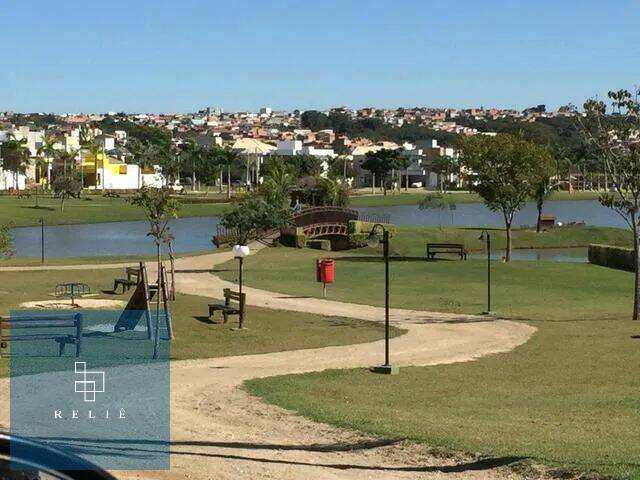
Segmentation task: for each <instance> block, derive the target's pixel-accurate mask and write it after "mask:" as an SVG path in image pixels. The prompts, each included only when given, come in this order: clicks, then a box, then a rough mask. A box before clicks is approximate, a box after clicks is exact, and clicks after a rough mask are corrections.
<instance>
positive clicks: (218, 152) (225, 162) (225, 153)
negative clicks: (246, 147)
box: [211, 146, 240, 199]
mask: <svg viewBox="0 0 640 480" xmlns="http://www.w3.org/2000/svg"><path fill="white" fill-rule="evenodd" d="M211 155H214V157H215V159H216V162H217V163H218V164H219V165H220V166H221V167H222V168H223V169H225V170H226V172H227V199H231V167H232V166H233V165H235V164H237V163H238V162H239V159H240V154H239V153H238V152H236V151H235V150H233V149H232V148H228V147H227V148H222V147H218V146H214V147H213V148H212V149H211Z"/></svg>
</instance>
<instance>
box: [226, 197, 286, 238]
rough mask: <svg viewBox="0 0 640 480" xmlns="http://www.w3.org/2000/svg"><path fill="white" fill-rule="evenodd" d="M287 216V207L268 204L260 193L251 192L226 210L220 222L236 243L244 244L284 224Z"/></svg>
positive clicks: (262, 236)
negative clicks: (231, 233) (231, 234)
mask: <svg viewBox="0 0 640 480" xmlns="http://www.w3.org/2000/svg"><path fill="white" fill-rule="evenodd" d="M289 217H290V211H289V209H288V208H285V207H284V206H283V205H274V204H270V203H269V202H267V201H266V199H265V198H264V197H262V196H261V195H258V194H257V193H251V194H249V195H247V196H246V197H244V198H243V199H242V201H241V202H238V203H236V204H234V205H233V206H232V207H231V209H229V210H227V212H226V213H225V214H224V215H223V216H222V219H221V221H220V223H221V224H222V225H223V226H224V227H226V228H227V229H229V230H230V231H231V232H233V236H234V238H233V240H234V242H235V243H236V244H238V245H246V244H247V243H248V242H249V241H250V240H257V239H261V238H264V237H265V236H266V235H268V234H269V233H270V232H271V231H273V230H275V229H278V228H280V227H282V226H284V225H285V224H286V223H287V221H288V220H289Z"/></svg>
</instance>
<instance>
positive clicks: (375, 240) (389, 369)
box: [367, 223, 399, 375]
mask: <svg viewBox="0 0 640 480" xmlns="http://www.w3.org/2000/svg"><path fill="white" fill-rule="evenodd" d="M378 230H382V240H380V236H379V234H378V233H377V231H378ZM380 243H382V245H383V254H384V365H380V366H378V367H373V369H372V370H373V372H375V373H384V374H387V375H396V374H397V373H398V372H399V369H398V367H396V366H393V365H391V363H390V362H389V231H388V230H387V229H386V228H384V226H383V225H381V224H379V223H376V224H375V225H374V226H373V228H372V229H371V233H369V237H368V238H367V245H369V246H370V247H377V246H378V245H379V244H380Z"/></svg>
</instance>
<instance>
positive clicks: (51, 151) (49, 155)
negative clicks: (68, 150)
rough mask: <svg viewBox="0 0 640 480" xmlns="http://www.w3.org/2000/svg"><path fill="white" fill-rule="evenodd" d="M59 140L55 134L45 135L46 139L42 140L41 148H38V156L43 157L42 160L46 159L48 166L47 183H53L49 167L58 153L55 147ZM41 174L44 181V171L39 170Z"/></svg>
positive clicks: (45, 162) (45, 163)
mask: <svg viewBox="0 0 640 480" xmlns="http://www.w3.org/2000/svg"><path fill="white" fill-rule="evenodd" d="M56 142H57V140H56V138H55V137H54V136H52V135H47V136H46V137H44V141H43V142H42V145H41V146H40V148H38V152H37V153H38V156H39V157H41V158H42V160H44V165H45V166H46V167H47V184H48V185H51V176H50V175H49V172H50V169H49V165H50V164H51V162H52V161H53V159H54V157H55V154H56V149H55V144H56ZM39 174H40V181H42V172H41V171H40V172H39Z"/></svg>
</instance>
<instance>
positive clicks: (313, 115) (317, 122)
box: [300, 110, 330, 132]
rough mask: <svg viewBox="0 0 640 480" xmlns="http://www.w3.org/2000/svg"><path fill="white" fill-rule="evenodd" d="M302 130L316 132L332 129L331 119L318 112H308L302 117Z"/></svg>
mask: <svg viewBox="0 0 640 480" xmlns="http://www.w3.org/2000/svg"><path fill="white" fill-rule="evenodd" d="M300 124H301V125H302V128H308V129H309V130H313V131H314V132H316V131H318V130H324V129H326V128H329V127H330V122H329V117H327V116H326V115H325V114H324V113H322V112H318V111H317V110H307V111H306V112H303V113H302V115H300Z"/></svg>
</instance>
